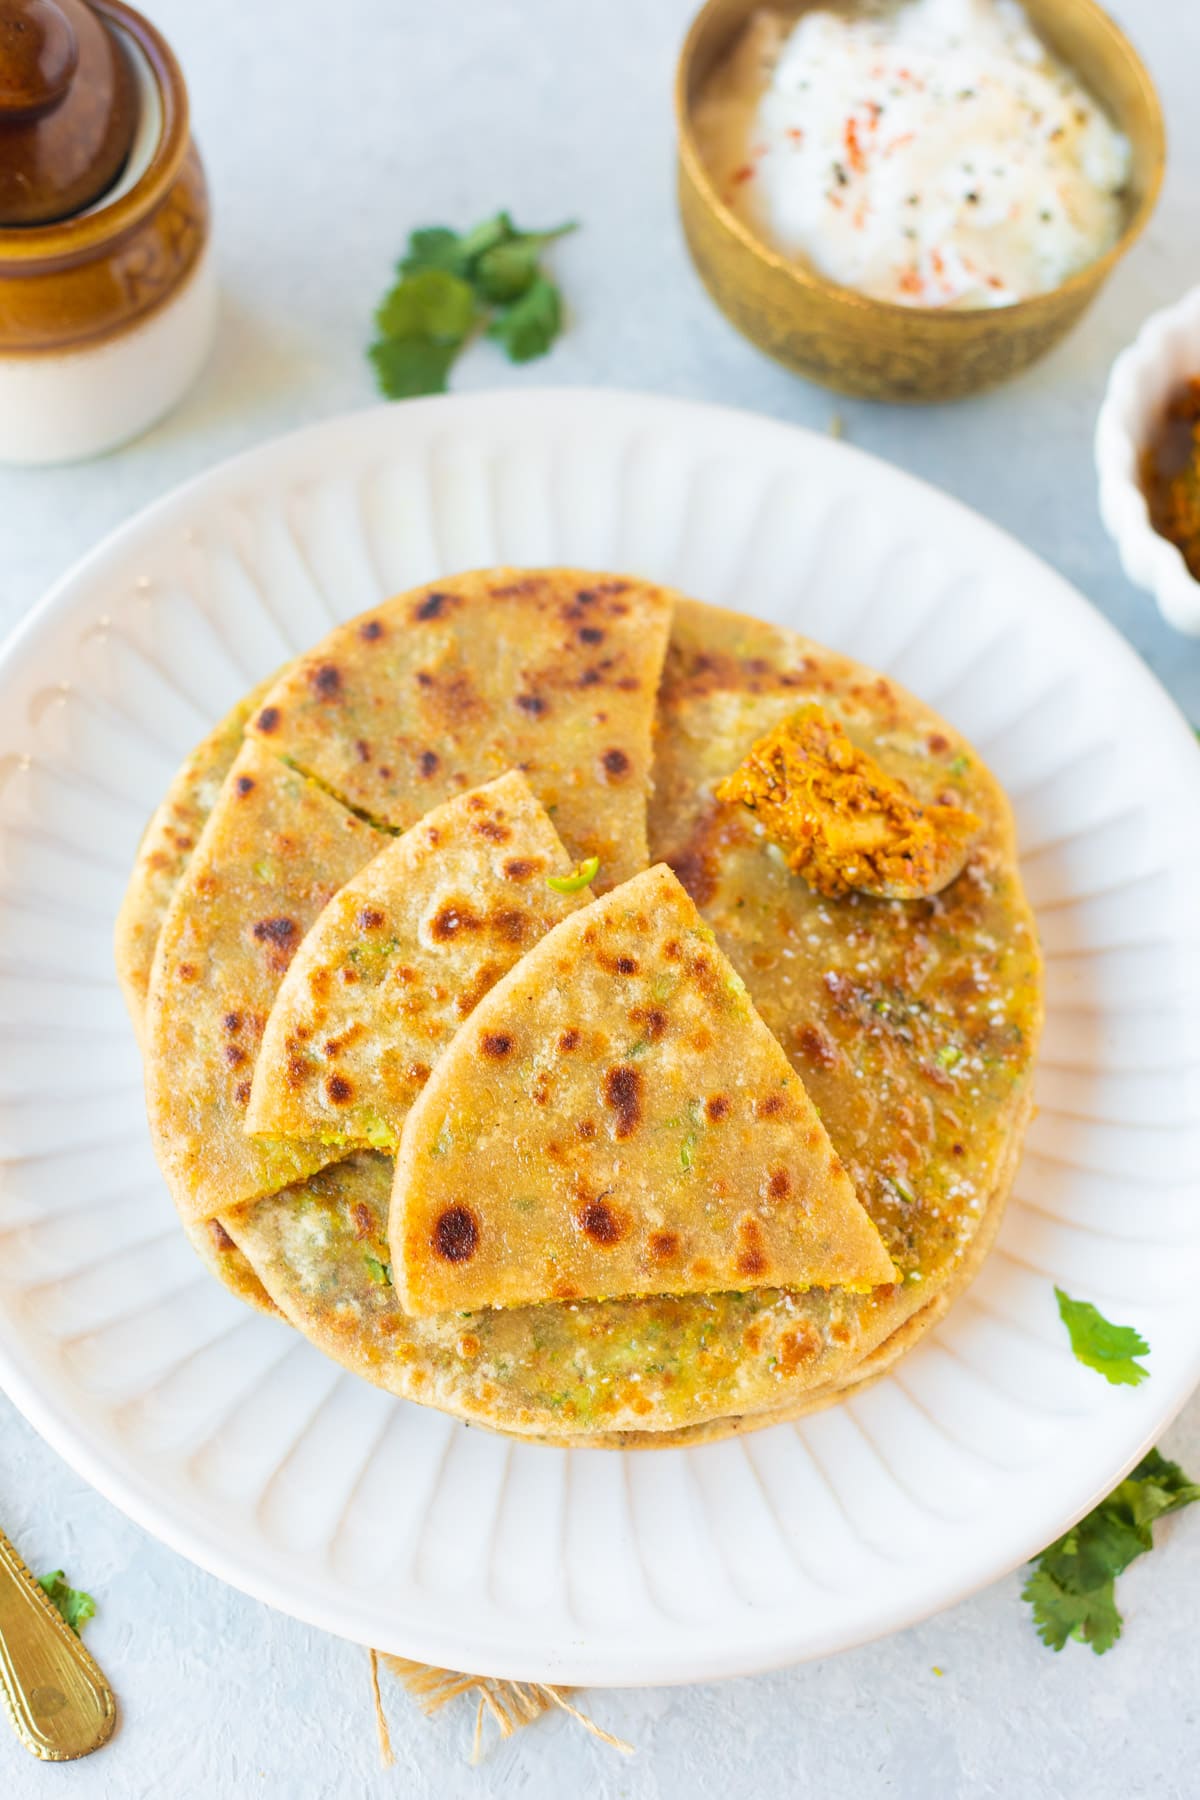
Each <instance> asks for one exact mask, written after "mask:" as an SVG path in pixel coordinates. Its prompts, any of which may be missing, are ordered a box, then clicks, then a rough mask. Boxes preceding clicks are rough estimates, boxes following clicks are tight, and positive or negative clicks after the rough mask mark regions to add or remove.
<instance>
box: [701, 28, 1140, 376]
mask: <svg viewBox="0 0 1200 1800" xmlns="http://www.w3.org/2000/svg"><path fill="white" fill-rule="evenodd" d="M1035 33H1036V34H1037V35H1036V36H1035V35H1034V34H1035ZM1039 40H1040V41H1039ZM676 100H677V114H678V130H679V194H680V208H681V212H682V217H683V224H684V231H685V234H686V237H687V241H688V246H689V248H690V250H691V254H692V257H693V260H694V261H695V263H696V266H697V269H698V270H699V272H700V275H701V277H702V278H703V280H704V282H705V284H706V286H707V287H708V288H709V291H710V292H711V293H712V295H713V297H714V298H715V299H716V301H717V303H718V305H719V306H720V307H721V308H722V310H723V311H724V312H725V313H726V314H727V316H728V317H729V318H730V319H731V321H732V322H733V323H734V324H735V325H736V326H737V327H738V328H739V330H741V331H743V332H744V333H745V334H746V335H747V336H748V337H750V338H751V339H752V340H753V341H754V342H755V343H756V344H758V345H759V346H760V347H761V348H762V349H765V350H767V351H769V352H770V353H771V354H772V355H773V356H776V357H777V358H779V360H780V361H782V362H784V363H786V364H788V365H789V366H790V367H792V368H794V369H796V370H798V371H799V372H800V373H802V374H806V375H809V376H811V377H813V378H814V379H816V380H818V381H822V382H824V383H826V384H827V385H828V386H831V387H835V388H838V389H840V390H841V391H842V392H844V393H850V394H856V395H861V396H864V397H866V398H869V399H883V400H915V401H922V400H941V399H950V398H954V397H957V396H960V395H964V394H968V393H973V392H975V391H977V390H978V389H981V388H984V387H987V386H990V385H992V384H993V383H995V382H998V381H1001V380H1003V379H1005V378H1006V377H1007V376H1009V375H1013V374H1016V373H1017V372H1018V371H1019V370H1021V369H1023V368H1025V367H1026V366H1027V365H1028V364H1029V363H1031V362H1033V361H1034V360H1035V359H1036V358H1037V357H1038V356H1040V355H1041V354H1043V353H1044V352H1045V351H1046V350H1048V349H1049V348H1050V347H1051V345H1052V344H1054V343H1055V342H1056V341H1057V340H1058V339H1059V338H1060V337H1061V336H1062V335H1063V334H1064V333H1065V332H1066V331H1067V330H1068V329H1069V328H1070V326H1071V325H1072V324H1073V323H1074V322H1075V320H1076V319H1078V318H1079V316H1080V315H1081V314H1082V313H1083V311H1084V310H1085V309H1086V307H1087V306H1088V304H1089V303H1090V302H1091V300H1092V299H1094V298H1095V295H1096V294H1097V293H1098V292H1099V289H1100V287H1101V286H1102V285H1103V282H1104V280H1105V278H1106V277H1107V275H1108V273H1109V271H1110V270H1111V268H1112V267H1113V266H1114V264H1115V263H1116V261H1117V260H1118V258H1119V257H1120V256H1121V255H1123V254H1124V252H1125V250H1127V249H1128V248H1129V246H1130V245H1131V244H1132V243H1133V241H1134V240H1135V238H1136V237H1137V235H1138V233H1139V232H1140V231H1141V229H1142V227H1143V226H1144V224H1145V222H1146V220H1147V219H1148V217H1149V215H1150V212H1151V210H1152V208H1153V205H1154V202H1155V199H1156V197H1157V193H1158V188H1159V185H1160V182H1161V177H1162V165H1163V128H1162V118H1161V112H1160V109H1159V105H1158V100H1157V97H1156V95H1155V92H1154V88H1153V86H1152V84H1151V82H1150V79H1149V76H1148V75H1147V73H1146V71H1145V69H1144V67H1143V66H1142V64H1141V62H1140V60H1139V59H1138V57H1137V55H1136V53H1135V52H1134V50H1133V49H1132V47H1131V46H1130V44H1129V43H1128V41H1127V40H1126V39H1125V38H1124V36H1123V35H1122V34H1121V32H1120V31H1118V30H1117V28H1116V26H1115V25H1114V24H1113V23H1112V21H1111V20H1110V19H1109V18H1108V17H1107V15H1106V14H1104V13H1103V12H1102V11H1101V10H1100V8H1099V7H1098V6H1096V5H1095V4H1094V0H1028V3H1027V4H1026V6H1025V7H1024V9H1023V11H1022V10H1021V9H1019V8H1018V7H1017V6H1016V5H1015V0H892V3H891V4H886V3H885V4H880V3H879V0H862V4H861V5H857V6H856V5H846V4H837V5H833V6H830V5H829V4H825V5H818V4H809V5H804V4H801V5H799V6H797V5H796V4H795V0H792V4H790V5H785V6H784V7H783V8H779V7H772V8H770V9H769V10H767V9H765V8H764V7H763V6H762V5H761V4H754V3H753V0H709V3H708V5H706V6H705V7H704V8H703V9H702V11H701V12H700V14H699V15H698V17H697V18H696V20H695V22H694V24H693V26H692V29H691V31H690V33H689V35H688V39H687V42H686V43H685V45H684V49H683V53H682V56H681V58H680V63H679V71H678V80H677V91H676Z"/></svg>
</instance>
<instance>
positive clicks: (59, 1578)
mask: <svg viewBox="0 0 1200 1800" xmlns="http://www.w3.org/2000/svg"><path fill="white" fill-rule="evenodd" d="M38 1586H39V1587H40V1588H41V1589H42V1590H43V1592H44V1593H46V1594H47V1595H48V1596H49V1598H50V1600H51V1603H52V1604H53V1605H54V1606H56V1607H57V1608H58V1610H59V1612H60V1613H61V1614H62V1616H63V1618H64V1619H65V1620H66V1621H67V1624H68V1625H69V1626H70V1627H71V1630H72V1631H79V1630H80V1629H81V1628H82V1627H83V1626H84V1625H86V1624H87V1622H88V1620H89V1619H94V1618H95V1616H96V1602H95V1601H94V1600H93V1599H92V1596H91V1595H90V1594H85V1593H84V1591H83V1589H82V1588H73V1587H71V1586H70V1585H69V1583H68V1582H67V1579H66V1577H65V1575H64V1574H63V1572H62V1570H61V1569H53V1570H52V1571H51V1572H50V1574H49V1575H39V1576H38Z"/></svg>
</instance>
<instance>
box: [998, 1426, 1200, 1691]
mask: <svg viewBox="0 0 1200 1800" xmlns="http://www.w3.org/2000/svg"><path fill="white" fill-rule="evenodd" d="M1194 1500H1200V1485H1197V1484H1196V1483H1194V1482H1191V1481H1189V1480H1188V1478H1187V1476H1186V1475H1185V1474H1184V1472H1183V1470H1182V1469H1181V1468H1180V1467H1179V1464H1178V1463H1174V1462H1168V1461H1167V1459H1166V1457H1164V1456H1162V1455H1160V1453H1159V1452H1158V1451H1157V1450H1151V1451H1150V1452H1149V1453H1148V1455H1146V1456H1144V1457H1143V1458H1142V1460H1141V1462H1140V1463H1139V1464H1138V1466H1137V1468H1136V1469H1135V1470H1134V1471H1133V1473H1132V1474H1131V1475H1128V1476H1127V1477H1126V1478H1125V1480H1124V1481H1123V1482H1121V1484H1120V1486H1119V1487H1116V1488H1114V1489H1113V1491H1112V1493H1111V1494H1109V1495H1108V1497H1107V1498H1106V1499H1104V1500H1102V1501H1101V1502H1100V1504H1099V1506H1096V1507H1093V1509H1092V1511H1091V1512H1090V1513H1088V1514H1087V1515H1086V1516H1085V1517H1084V1518H1082V1519H1080V1521H1079V1523H1078V1524H1077V1525H1073V1526H1072V1527H1071V1530H1070V1531H1068V1532H1067V1533H1066V1534H1065V1536H1063V1537H1060V1538H1058V1539H1056V1541H1055V1542H1054V1543H1053V1544H1051V1545H1049V1547H1048V1548H1047V1549H1045V1550H1043V1551H1042V1553H1041V1555H1040V1556H1038V1557H1035V1559H1034V1568H1033V1573H1032V1574H1031V1575H1030V1576H1029V1578H1028V1580H1027V1581H1026V1583H1025V1586H1024V1588H1023V1589H1022V1590H1021V1592H1022V1598H1023V1599H1025V1600H1028V1602H1029V1604H1030V1605H1031V1606H1032V1608H1033V1622H1034V1624H1035V1625H1036V1626H1037V1630H1038V1636H1039V1637H1040V1638H1041V1640H1042V1642H1043V1643H1044V1644H1046V1645H1048V1646H1049V1648H1050V1649H1051V1650H1061V1649H1062V1648H1063V1646H1064V1644H1066V1643H1067V1641H1068V1639H1071V1638H1074V1639H1075V1640H1076V1641H1077V1642H1078V1643H1081V1644H1090V1645H1091V1647H1092V1649H1093V1650H1094V1651H1095V1653H1096V1655H1097V1656H1102V1655H1103V1654H1104V1652H1105V1651H1106V1650H1111V1649H1112V1647H1113V1645H1114V1644H1115V1643H1116V1641H1117V1639H1118V1638H1119V1637H1120V1635H1121V1627H1122V1619H1121V1614H1120V1612H1119V1610H1118V1608H1117V1600H1116V1579H1117V1576H1118V1575H1120V1574H1121V1573H1122V1571H1123V1570H1125V1569H1127V1568H1128V1567H1129V1565H1130V1563H1131V1562H1133V1560H1134V1558H1135V1557H1138V1556H1143V1555H1144V1554H1145V1552H1146V1551H1147V1550H1152V1549H1153V1548H1154V1535H1153V1526H1154V1522H1155V1520H1156V1519H1161V1518H1165V1517H1166V1515H1167V1514H1168V1513H1173V1512H1178V1511H1179V1509H1180V1507H1183V1506H1190V1505H1191V1504H1192V1502H1193V1501H1194Z"/></svg>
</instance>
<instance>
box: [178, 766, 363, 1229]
mask: <svg viewBox="0 0 1200 1800" xmlns="http://www.w3.org/2000/svg"><path fill="white" fill-rule="evenodd" d="M385 841H386V840H385V838H384V837H383V836H382V835H381V834H380V833H379V832H377V831H375V830H373V829H372V827H371V826H369V825H366V824H364V823H363V821H362V820H361V819H359V818H356V817H355V815H354V814H353V813H352V812H349V811H348V810H347V809H346V808H345V807H344V806H342V805H340V804H339V803H338V801H336V800H333V799H331V798H330V796H329V795H328V794H327V793H325V792H324V790H323V789H322V788H320V787H318V786H317V785H316V783H315V782H312V781H309V780H307V779H306V778H305V777H304V776H303V775H299V774H297V773H296V771H295V770H294V769H290V768H288V767H287V765H286V764H284V763H282V762H280V761H279V760H278V759H277V758H276V757H274V756H272V755H271V754H270V752H269V751H266V750H263V749H262V748H261V746H260V745H258V744H256V743H253V742H250V741H247V742H246V744H245V745H244V746H243V747H242V750H241V752H240V753H239V755H238V757H237V760H236V761H235V762H234V764H233V766H232V768H231V769H230V771H229V774H228V775H227V776H226V779H225V783H224V785H223V787H222V789H221V792H220V795H219V796H218V799H217V803H216V805H215V806H214V808H213V810H212V813H211V814H210V815H209V819H208V822H207V824H206V825H205V827H204V831H203V833H202V834H201V838H200V842H199V843H198V844H197V846H196V848H195V850H194V852H193V853H192V856H191V859H190V861H189V862H188V865H187V868H186V869H185V870H184V872H183V875H182V878H181V879H180V881H179V883H178V885H177V887H176V889H175V894H174V897H173V899H172V901H171V905H170V908H169V909H168V912H167V917H166V920H165V921H164V924H163V928H162V933H161V935H160V938H159V943H158V950H157V952H156V954H155V959H154V969H153V972H152V975H151V979H150V994H149V999H148V1001H147V1009H146V1100H147V1109H148V1111H149V1115H150V1130H151V1135H152V1138H153V1141H154V1148H155V1152H156V1154H157V1156H158V1161H159V1165H160V1167H161V1168H162V1170H163V1173H164V1174H165V1175H166V1178H167V1183H168V1186H169V1187H170V1189H171V1193H172V1196H173V1198H174V1200H175V1204H176V1206H177V1207H178V1208H179V1211H180V1212H181V1214H182V1215H183V1217H184V1218H185V1219H191V1220H201V1219H208V1218H212V1217H214V1216H215V1215H217V1214H219V1213H223V1212H224V1211H225V1209H226V1208H227V1207H229V1206H234V1205H236V1204H237V1203H238V1202H239V1201H242V1200H249V1199H252V1198H254V1197H255V1196H257V1195H259V1194H265V1193H271V1192H274V1191H275V1190H276V1189H278V1188H280V1187H282V1186H284V1185H286V1184H287V1183H288V1182H289V1181H294V1180H296V1179H297V1178H298V1177H300V1176H302V1175H306V1174H308V1173H309V1172H311V1171H312V1170H314V1169H318V1168H320V1167H321V1166H322V1164H323V1163H325V1162H328V1161H329V1160H330V1159H331V1157H332V1156H334V1155H335V1154H336V1152H335V1151H332V1150H330V1149H329V1148H328V1147H327V1146H325V1145H322V1144H316V1143H302V1142H292V1141H287V1140H272V1141H267V1140H264V1139H256V1138H251V1137H249V1136H247V1134H246V1131H245V1129H244V1126H245V1116H246V1108H247V1106H248V1105H249V1102H250V1086H251V1080H252V1077H253V1074H254V1062H255V1058H256V1056H257V1054H258V1046H259V1041H260V1039H261V1037H262V1032H263V1027H264V1026H265V1024H266V1020H267V1014H268V1012H269V1011H270V1007H271V1003H272V1001H273V1000H274V998H275V993H276V991H277V989H278V987H279V984H280V982H281V981H282V980H283V977H284V975H285V973H286V972H287V967H288V964H289V963H290V961H291V959H292V957H293V955H294V954H295V952H296V950H297V949H298V948H299V946H300V943H301V940H302V939H303V937H304V934H305V932H306V931H307V930H308V927H309V926H310V925H311V924H312V922H313V920H314V919H315V918H316V917H317V915H318V913H320V912H321V910H322V909H323V907H324V906H325V905H326V903H327V902H328V901H329V900H330V899H331V898H332V896H333V895H334V894H335V893H336V892H337V890H338V888H340V887H341V886H342V885H343V884H344V883H345V882H346V881H348V880H349V879H350V877H351V876H352V875H355V874H357V872H358V870H359V869H360V868H361V867H362V865H363V864H364V863H365V862H367V861H368V860H369V858H370V857H372V856H373V855H374V854H375V852H376V851H377V850H378V849H379V848H380V846H381V845H382V844H383V843H384V842H385Z"/></svg>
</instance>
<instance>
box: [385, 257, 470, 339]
mask: <svg viewBox="0 0 1200 1800" xmlns="http://www.w3.org/2000/svg"><path fill="white" fill-rule="evenodd" d="M474 323H475V294H474V291H473V289H472V288H471V287H470V285H469V284H468V283H467V282H465V281H464V280H463V279H462V277H461V276H460V275H451V274H449V273H448V272H447V270H445V269H420V270H418V271H417V273H416V274H415V275H405V276H403V277H402V278H401V280H399V281H398V282H397V283H396V285H395V286H394V287H393V288H391V289H390V290H389V292H388V293H387V294H385V295H384V297H383V300H382V301H381V302H380V305H379V309H378V311H377V312H376V314H375V324H376V326H377V328H378V330H379V333H380V335H381V336H382V337H385V338H413V337H416V338H429V339H431V340H432V342H433V343H435V344H456V345H457V344H461V343H462V341H463V339H464V338H465V337H466V335H467V333H468V332H469V331H470V329H471V327H472V325H473V324H474Z"/></svg>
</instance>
